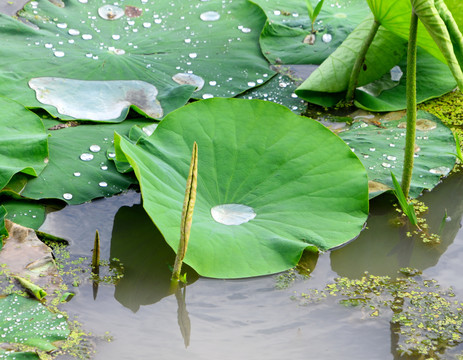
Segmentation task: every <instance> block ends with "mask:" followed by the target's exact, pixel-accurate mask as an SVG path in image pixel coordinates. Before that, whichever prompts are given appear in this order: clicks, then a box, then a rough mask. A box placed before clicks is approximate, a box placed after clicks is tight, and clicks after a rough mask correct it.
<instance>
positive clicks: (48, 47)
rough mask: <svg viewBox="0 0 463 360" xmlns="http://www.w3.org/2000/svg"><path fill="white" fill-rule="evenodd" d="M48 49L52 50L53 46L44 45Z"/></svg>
mask: <svg viewBox="0 0 463 360" xmlns="http://www.w3.org/2000/svg"><path fill="white" fill-rule="evenodd" d="M44 46H45V47H46V48H47V49H51V48H52V47H53V44H50V43H47V44H45V45H44Z"/></svg>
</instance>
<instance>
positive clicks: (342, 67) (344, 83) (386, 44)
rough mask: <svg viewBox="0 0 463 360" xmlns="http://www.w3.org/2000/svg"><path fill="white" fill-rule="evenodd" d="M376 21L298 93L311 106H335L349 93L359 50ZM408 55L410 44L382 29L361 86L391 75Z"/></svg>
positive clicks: (352, 38)
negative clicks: (394, 67) (407, 45)
mask: <svg viewBox="0 0 463 360" xmlns="http://www.w3.org/2000/svg"><path fill="white" fill-rule="evenodd" d="M372 23H373V19H371V18H369V19H367V20H365V21H363V22H362V23H361V24H360V25H359V26H357V28H355V30H354V31H353V32H352V33H351V34H350V35H349V36H348V37H347V39H346V40H345V41H344V42H343V43H342V44H341V46H339V47H338V48H337V49H336V51H335V52H333V53H332V54H331V55H330V56H329V57H328V58H327V59H326V60H325V61H324V62H323V63H322V64H321V65H320V67H319V68H318V69H317V70H315V71H314V72H313V73H312V74H311V75H310V76H309V78H308V79H306V80H305V81H304V83H302V85H301V86H300V87H299V88H298V89H297V90H296V94H297V95H299V96H300V97H302V98H303V99H306V100H308V101H309V102H312V103H315V104H318V105H322V106H332V105H335V104H336V103H337V102H338V101H339V100H340V99H342V98H343V97H344V92H345V91H346V90H347V87H348V84H349V79H350V75H351V72H352V68H353V66H354V62H355V60H356V58H357V53H358V49H359V48H360V47H361V46H362V43H363V41H364V39H365V37H366V36H367V34H368V33H369V31H370V28H371V25H372ZM405 53H406V42H405V41H403V40H402V39H400V38H399V37H398V36H397V35H394V34H393V33H392V32H390V31H388V30H386V29H384V28H382V27H380V28H379V30H378V32H377V34H376V37H375V39H374V40H373V42H372V44H371V46H370V48H369V50H368V52H367V55H366V58H365V66H364V67H363V69H362V70H361V72H360V75H359V80H358V85H359V86H362V85H365V84H368V83H370V82H372V81H374V80H376V79H378V78H380V77H381V76H382V75H383V74H385V73H386V72H388V71H389V70H390V69H391V68H392V67H393V66H394V65H396V64H397V63H398V62H399V61H400V59H401V58H402V57H403V56H404V54H405Z"/></svg>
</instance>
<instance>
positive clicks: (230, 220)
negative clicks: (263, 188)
mask: <svg viewBox="0 0 463 360" xmlns="http://www.w3.org/2000/svg"><path fill="white" fill-rule="evenodd" d="M211 215H212V218H213V219H214V220H215V221H217V222H218V223H221V224H224V225H241V224H244V223H247V222H248V221H250V220H252V219H254V218H255V217H256V213H255V212H254V209H253V208H252V207H250V206H246V205H242V204H222V205H217V206H214V207H213V208H212V209H211Z"/></svg>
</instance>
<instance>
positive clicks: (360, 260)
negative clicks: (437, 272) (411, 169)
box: [331, 173, 463, 278]
mask: <svg viewBox="0 0 463 360" xmlns="http://www.w3.org/2000/svg"><path fill="white" fill-rule="evenodd" d="M462 191H463V175H462V174H461V173H458V174H453V175H452V176H449V177H448V178H447V179H446V180H445V182H444V183H443V184H440V185H439V186H438V187H436V188H435V189H434V190H433V191H432V192H426V193H425V194H424V195H423V196H422V197H420V198H419V200H420V201H423V202H424V203H425V204H426V205H427V206H428V207H429V212H428V213H427V214H425V215H426V219H427V223H428V224H429V231H430V233H438V235H440V236H441V243H440V244H439V245H427V244H424V243H423V242H422V241H421V240H418V239H413V238H409V237H407V235H406V232H407V231H409V229H408V228H406V227H395V226H392V225H391V224H390V220H392V219H393V217H394V216H396V213H395V210H393V207H392V206H391V205H390V199H391V198H388V197H386V196H382V197H380V198H378V199H376V200H375V202H374V203H373V206H372V209H371V213H370V217H369V219H368V223H367V229H366V230H364V231H363V232H362V233H361V234H360V236H359V237H358V238H357V240H355V241H354V242H352V243H349V244H348V245H347V246H345V247H343V248H341V249H339V250H336V251H333V252H332V253H331V268H332V269H333V271H335V272H336V273H337V274H338V275H339V276H346V277H349V278H356V277H361V276H362V275H363V274H364V273H365V271H368V272H369V273H371V274H374V275H387V276H391V277H395V276H396V274H397V271H398V270H399V269H400V268H402V267H411V268H416V269H419V270H421V271H423V270H425V269H427V268H430V267H433V266H435V265H436V264H437V263H438V262H439V259H440V257H441V256H442V255H443V254H444V253H445V252H446V251H447V249H448V248H449V247H450V246H451V245H452V243H453V242H454V239H455V237H456V236H457V233H458V231H459V230H460V227H461V225H460V221H461V218H462V215H463V202H462V201H458V200H456V199H455V194H460V193H461V192H462ZM445 214H447V215H448V216H449V217H450V219H451V220H450V221H447V222H445V223H444V227H443V228H442V229H440V228H441V227H442V224H443V217H446V216H447V215H445ZM439 230H441V231H440V232H439Z"/></svg>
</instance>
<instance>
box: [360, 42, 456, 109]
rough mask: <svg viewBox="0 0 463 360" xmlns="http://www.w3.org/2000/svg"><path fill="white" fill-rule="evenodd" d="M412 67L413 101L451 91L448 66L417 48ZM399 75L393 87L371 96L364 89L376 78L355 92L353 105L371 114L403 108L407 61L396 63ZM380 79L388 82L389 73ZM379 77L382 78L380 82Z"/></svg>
mask: <svg viewBox="0 0 463 360" xmlns="http://www.w3.org/2000/svg"><path fill="white" fill-rule="evenodd" d="M416 65H417V68H416V88H417V89H416V90H417V91H416V98H417V102H418V103H421V102H423V101H426V100H429V99H433V98H435V97H438V96H442V95H444V94H446V93H448V92H449V91H452V90H453V89H454V88H455V86H456V82H455V79H454V78H453V76H452V73H451V72H450V70H449V68H448V66H447V65H446V64H444V63H442V62H441V61H439V60H437V59H436V58H434V57H433V56H432V55H430V54H429V53H427V52H426V51H424V50H422V49H418V61H417V64H416ZM398 66H399V68H400V69H401V71H402V73H403V76H402V77H401V78H400V80H399V81H396V82H395V83H396V86H394V87H392V88H389V89H384V91H381V92H380V93H377V94H375V93H372V92H370V91H369V90H368V87H370V86H371V85H375V83H378V82H381V80H382V79H379V80H377V81H375V82H373V83H370V84H368V85H367V86H365V87H361V88H357V89H356V91H355V101H354V103H355V105H356V106H357V107H359V108H362V109H365V110H371V111H396V110H401V109H405V107H406V81H407V59H402V61H401V62H400V63H399V64H398ZM384 77H388V78H389V79H391V74H390V73H387V74H385V76H384ZM384 77H383V79H384Z"/></svg>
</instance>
